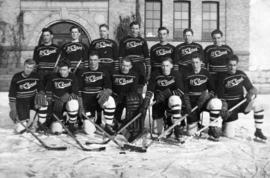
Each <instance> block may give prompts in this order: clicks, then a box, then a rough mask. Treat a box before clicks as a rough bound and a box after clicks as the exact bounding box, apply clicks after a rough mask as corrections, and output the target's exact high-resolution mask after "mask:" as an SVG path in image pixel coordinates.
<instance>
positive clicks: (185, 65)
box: [174, 28, 204, 73]
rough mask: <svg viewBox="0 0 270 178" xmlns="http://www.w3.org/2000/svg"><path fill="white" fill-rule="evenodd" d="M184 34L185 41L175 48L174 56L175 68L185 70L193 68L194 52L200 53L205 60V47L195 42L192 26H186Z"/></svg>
mask: <svg viewBox="0 0 270 178" xmlns="http://www.w3.org/2000/svg"><path fill="white" fill-rule="evenodd" d="M183 36H184V40H185V42H184V43H181V44H179V45H178V46H176V48H175V56H174V63H175V65H176V66H175V67H176V68H175V69H176V70H179V71H183V73H185V71H187V70H190V69H191V60H192V59H191V56H192V54H194V53H197V54H199V55H200V58H201V59H202V61H203V55H204V54H203V48H202V46H201V45H200V44H198V43H195V42H194V41H193V30H192V29H190V28H186V29H185V30H184V31H183Z"/></svg>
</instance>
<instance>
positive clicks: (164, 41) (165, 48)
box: [150, 27, 175, 72]
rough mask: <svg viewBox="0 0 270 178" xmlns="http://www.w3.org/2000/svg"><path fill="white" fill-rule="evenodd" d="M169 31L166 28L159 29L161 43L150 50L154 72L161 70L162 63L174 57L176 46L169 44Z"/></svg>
mask: <svg viewBox="0 0 270 178" xmlns="http://www.w3.org/2000/svg"><path fill="white" fill-rule="evenodd" d="M168 35H169V30H168V29H167V28H166V27H160V28H159V29H158V37H159V43H157V44H155V45H154V46H152V48H151V49H150V62H151V67H152V72H153V71H156V70H160V69H161V63H162V61H163V59H164V58H165V57H169V58H172V59H173V57H174V48H175V47H174V46H173V45H171V44H170V43H168Z"/></svg>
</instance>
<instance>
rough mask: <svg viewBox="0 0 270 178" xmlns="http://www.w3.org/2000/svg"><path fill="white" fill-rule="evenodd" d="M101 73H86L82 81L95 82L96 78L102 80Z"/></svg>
mask: <svg viewBox="0 0 270 178" xmlns="http://www.w3.org/2000/svg"><path fill="white" fill-rule="evenodd" d="M102 78H103V77H102V74H100V75H94V74H93V75H88V76H85V78H84V81H85V82H86V83H94V82H96V81H98V80H102Z"/></svg>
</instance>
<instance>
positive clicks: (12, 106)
mask: <svg viewBox="0 0 270 178" xmlns="http://www.w3.org/2000/svg"><path fill="white" fill-rule="evenodd" d="M9 107H10V112H9V117H10V118H11V119H12V120H13V122H14V123H16V118H18V114H17V109H16V102H15V101H14V102H10V103H9Z"/></svg>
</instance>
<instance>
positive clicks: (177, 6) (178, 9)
mask: <svg viewBox="0 0 270 178" xmlns="http://www.w3.org/2000/svg"><path fill="white" fill-rule="evenodd" d="M174 10H175V11H181V3H180V2H175V3H174Z"/></svg>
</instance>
